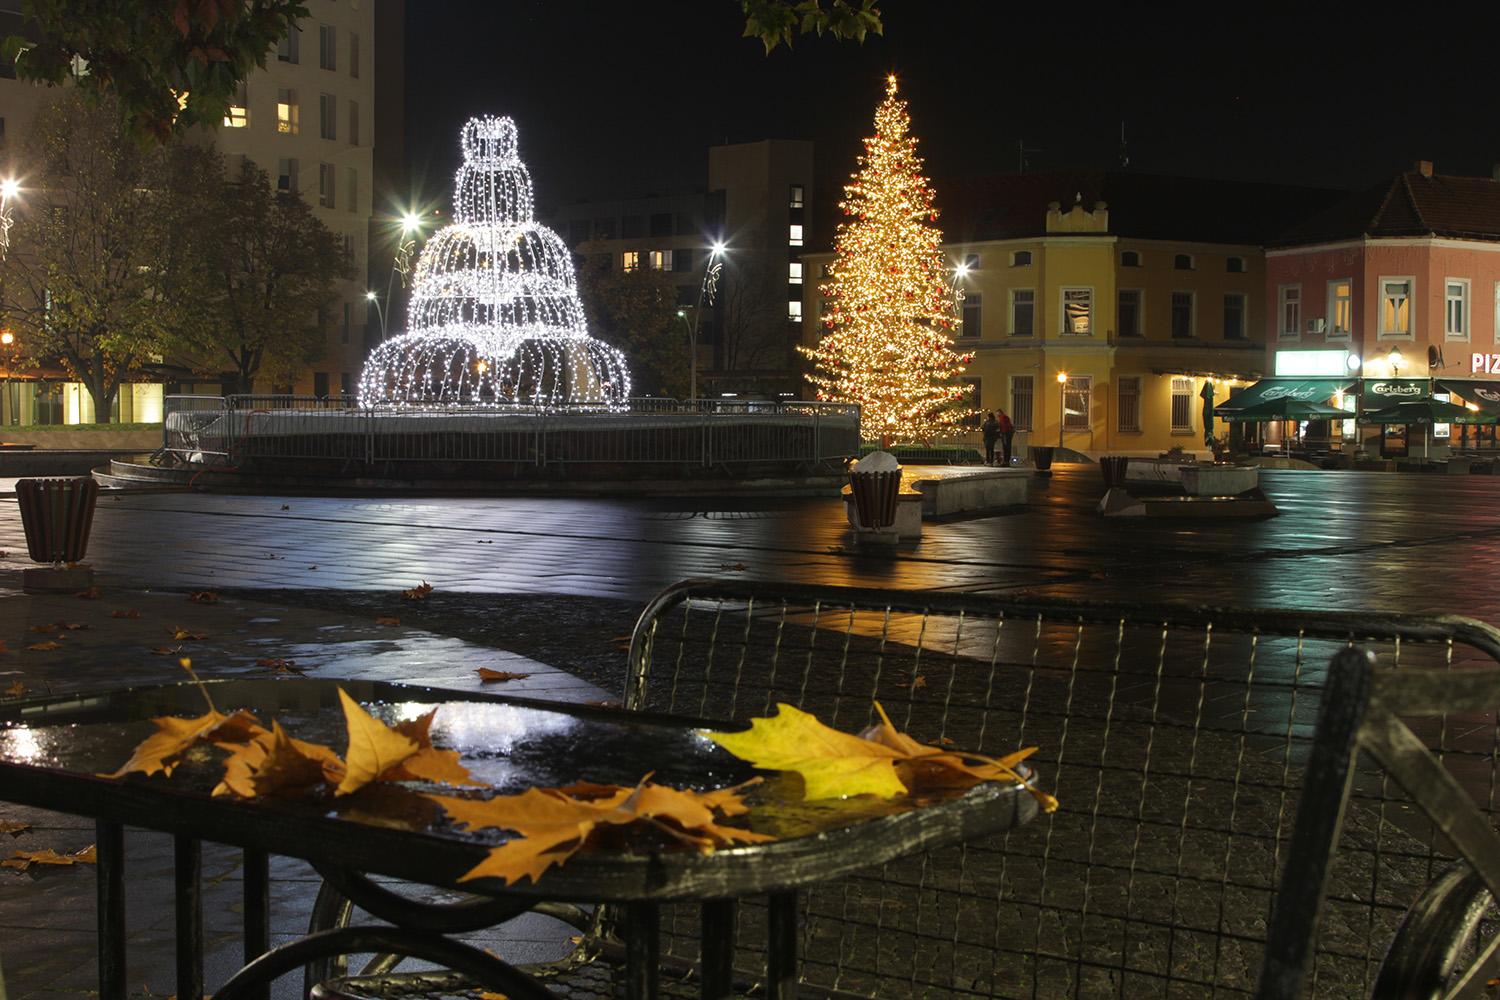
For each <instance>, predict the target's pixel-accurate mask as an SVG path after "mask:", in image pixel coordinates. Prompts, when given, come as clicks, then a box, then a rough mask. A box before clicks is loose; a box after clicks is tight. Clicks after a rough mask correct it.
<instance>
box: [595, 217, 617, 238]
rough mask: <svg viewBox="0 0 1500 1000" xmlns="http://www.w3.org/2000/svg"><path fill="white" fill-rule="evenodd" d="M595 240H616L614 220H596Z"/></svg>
mask: <svg viewBox="0 0 1500 1000" xmlns="http://www.w3.org/2000/svg"><path fill="white" fill-rule="evenodd" d="M594 238H595V239H599V240H612V239H614V238H615V220H614V219H595V220H594Z"/></svg>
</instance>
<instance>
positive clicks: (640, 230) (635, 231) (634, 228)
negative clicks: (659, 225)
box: [620, 215, 646, 240]
mask: <svg viewBox="0 0 1500 1000" xmlns="http://www.w3.org/2000/svg"><path fill="white" fill-rule="evenodd" d="M620 235H621V236H622V237H624V238H625V239H627V240H633V239H637V238H639V237H642V236H645V235H646V217H645V216H643V215H627V216H625V217H624V218H623V219H621V220H620Z"/></svg>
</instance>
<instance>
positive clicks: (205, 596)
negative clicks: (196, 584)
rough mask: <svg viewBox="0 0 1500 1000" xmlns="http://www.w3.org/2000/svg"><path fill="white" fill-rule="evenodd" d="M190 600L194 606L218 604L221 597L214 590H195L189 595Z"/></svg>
mask: <svg viewBox="0 0 1500 1000" xmlns="http://www.w3.org/2000/svg"><path fill="white" fill-rule="evenodd" d="M188 600H190V601H192V602H193V603H194V604H218V603H219V595H218V594H216V593H214V592H213V591H212V590H195V591H193V592H192V593H191V594H189V595H188Z"/></svg>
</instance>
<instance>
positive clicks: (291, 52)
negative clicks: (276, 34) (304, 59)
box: [276, 25, 302, 65]
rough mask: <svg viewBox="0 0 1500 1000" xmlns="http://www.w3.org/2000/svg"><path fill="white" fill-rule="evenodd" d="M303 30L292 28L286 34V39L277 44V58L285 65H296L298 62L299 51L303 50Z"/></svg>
mask: <svg viewBox="0 0 1500 1000" xmlns="http://www.w3.org/2000/svg"><path fill="white" fill-rule="evenodd" d="M301 36H302V29H301V28H298V27H296V26H295V25H294V26H293V27H292V30H290V31H288V32H287V33H286V37H285V38H283V39H282V40H281V41H280V42H278V43H277V44H276V58H277V59H279V60H281V61H282V62H284V63H292V64H293V65H296V63H297V61H298V49H300V48H301Z"/></svg>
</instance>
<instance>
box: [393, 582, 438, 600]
mask: <svg viewBox="0 0 1500 1000" xmlns="http://www.w3.org/2000/svg"><path fill="white" fill-rule="evenodd" d="M430 593H432V584H430V583H428V582H427V581H426V580H423V581H422V582H421V583H419V584H417V585H416V586H415V587H413V588H411V589H410V590H403V591H401V599H402V600H403V601H425V600H427V595H428V594H430Z"/></svg>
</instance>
